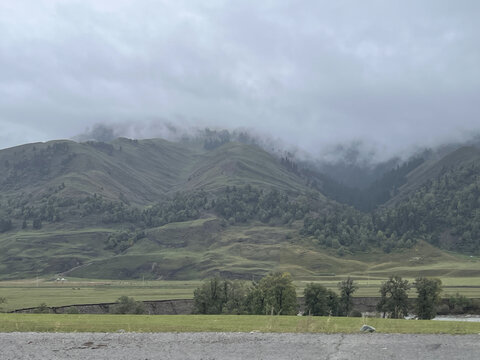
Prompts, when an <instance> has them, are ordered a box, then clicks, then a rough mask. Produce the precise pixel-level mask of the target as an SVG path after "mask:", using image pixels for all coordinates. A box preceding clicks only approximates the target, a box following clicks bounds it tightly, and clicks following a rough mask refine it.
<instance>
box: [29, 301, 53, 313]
mask: <svg viewBox="0 0 480 360" xmlns="http://www.w3.org/2000/svg"><path fill="white" fill-rule="evenodd" d="M33 312H34V313H35V314H49V313H50V308H49V307H48V306H47V304H45V303H41V304H40V306H39V307H37V308H35V309H34V310H33Z"/></svg>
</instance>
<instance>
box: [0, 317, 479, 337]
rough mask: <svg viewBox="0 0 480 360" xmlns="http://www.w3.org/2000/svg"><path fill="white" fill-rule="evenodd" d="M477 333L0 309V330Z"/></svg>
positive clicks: (413, 326) (450, 324) (379, 324)
mask: <svg viewBox="0 0 480 360" xmlns="http://www.w3.org/2000/svg"><path fill="white" fill-rule="evenodd" d="M364 323H367V324H368V325H371V326H373V327H375V328H376V329H377V332H379V333H399V334H478V333H480V323H473V322H472V323H469V322H459V321H426V320H394V319H378V318H372V319H362V318H331V317H299V316H250V315H246V316H235V315H156V316H148V315H51V314H0V332H116V331H120V330H124V331H127V332H251V331H258V332H283V333H345V334H349V333H358V332H359V329H360V327H361V326H362V325H363V324H364Z"/></svg>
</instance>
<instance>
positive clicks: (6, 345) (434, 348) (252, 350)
mask: <svg viewBox="0 0 480 360" xmlns="http://www.w3.org/2000/svg"><path fill="white" fill-rule="evenodd" d="M479 354H480V335H462V336H453V335H399V334H356V335H343V334H334V335H326V334H264V333H250V334H249V333H156V334H140V333H109V334H102V333H75V334H73V333H66V334H64V333H0V359H2V360H3V359H8V360H10V359H12V360H13V359H129V360H130V359H142V360H144V359H275V360H277V359H329V360H333V359H356V360H360V359H368V360H375V359H382V360H383V359H426V360H428V359H435V360H441V359H449V360H451V359H463V360H466V359H475V360H477V359H479V356H480V355H479Z"/></svg>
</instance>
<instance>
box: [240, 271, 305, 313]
mask: <svg viewBox="0 0 480 360" xmlns="http://www.w3.org/2000/svg"><path fill="white" fill-rule="evenodd" d="M246 300H247V302H246V305H247V309H248V311H249V312H250V313H252V314H276V315H280V314H282V315H293V314H296V313H297V307H298V306H297V294H296V292H295V285H293V281H292V277H291V275H290V274H289V273H281V272H276V273H272V274H269V275H267V276H265V277H263V278H262V279H261V280H260V281H259V282H258V283H254V284H253V286H252V287H251V289H250V291H249V294H248V296H247V299H246Z"/></svg>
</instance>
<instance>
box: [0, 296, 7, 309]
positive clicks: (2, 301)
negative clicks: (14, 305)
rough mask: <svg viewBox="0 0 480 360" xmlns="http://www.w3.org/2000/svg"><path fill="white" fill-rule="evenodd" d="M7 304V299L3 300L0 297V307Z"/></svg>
mask: <svg viewBox="0 0 480 360" xmlns="http://www.w3.org/2000/svg"><path fill="white" fill-rule="evenodd" d="M6 302H7V299H5V298H4V297H0V305H2V304H5V303H6ZM2 309H3V308H2V307H1V306H0V311H2Z"/></svg>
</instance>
